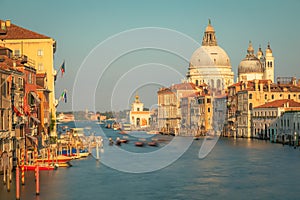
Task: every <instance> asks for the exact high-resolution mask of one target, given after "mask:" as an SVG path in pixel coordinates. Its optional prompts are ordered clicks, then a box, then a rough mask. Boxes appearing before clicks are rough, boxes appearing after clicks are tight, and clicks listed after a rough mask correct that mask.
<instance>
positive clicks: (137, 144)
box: [134, 141, 144, 147]
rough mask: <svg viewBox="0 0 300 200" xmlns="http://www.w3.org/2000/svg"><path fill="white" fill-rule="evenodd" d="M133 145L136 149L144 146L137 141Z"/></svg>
mask: <svg viewBox="0 0 300 200" xmlns="http://www.w3.org/2000/svg"><path fill="white" fill-rule="evenodd" d="M134 145H135V146H137V147H143V146H144V142H142V141H138V142H135V143H134Z"/></svg>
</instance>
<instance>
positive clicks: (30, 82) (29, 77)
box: [28, 73, 32, 84]
mask: <svg viewBox="0 0 300 200" xmlns="http://www.w3.org/2000/svg"><path fill="white" fill-rule="evenodd" d="M28 83H29V84H32V77H31V73H29V74H28Z"/></svg>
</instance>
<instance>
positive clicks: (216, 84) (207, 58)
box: [187, 20, 234, 93]
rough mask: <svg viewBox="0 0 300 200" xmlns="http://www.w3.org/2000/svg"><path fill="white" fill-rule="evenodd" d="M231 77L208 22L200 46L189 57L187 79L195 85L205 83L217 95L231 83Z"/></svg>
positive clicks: (230, 70) (231, 73)
mask: <svg viewBox="0 0 300 200" xmlns="http://www.w3.org/2000/svg"><path fill="white" fill-rule="evenodd" d="M233 77H234V75H233V72H232V68H231V64H230V59H229V57H228V55H227V53H226V52H225V51H224V50H223V49H222V48H221V47H219V46H218V44H217V39H216V35H215V30H214V28H213V27H212V25H211V23H210V20H209V22H208V25H207V27H206V29H205V32H204V36H203V39H202V46H201V47H200V48H198V49H196V51H195V52H194V53H193V54H192V56H191V59H190V64H189V71H188V73H187V78H188V80H189V81H190V82H193V83H194V84H196V85H198V84H202V83H205V84H207V85H208V86H209V88H210V89H211V90H212V91H215V92H216V93H218V92H220V91H224V90H226V88H227V86H228V85H230V84H232V83H233Z"/></svg>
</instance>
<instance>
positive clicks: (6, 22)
mask: <svg viewBox="0 0 300 200" xmlns="http://www.w3.org/2000/svg"><path fill="white" fill-rule="evenodd" d="M10 24H11V23H10V20H9V19H8V20H6V21H5V25H6V27H10Z"/></svg>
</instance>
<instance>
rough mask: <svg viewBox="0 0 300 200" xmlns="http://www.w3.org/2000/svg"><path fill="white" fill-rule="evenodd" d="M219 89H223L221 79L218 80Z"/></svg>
mask: <svg viewBox="0 0 300 200" xmlns="http://www.w3.org/2000/svg"><path fill="white" fill-rule="evenodd" d="M217 88H219V89H221V80H220V79H218V80H217Z"/></svg>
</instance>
